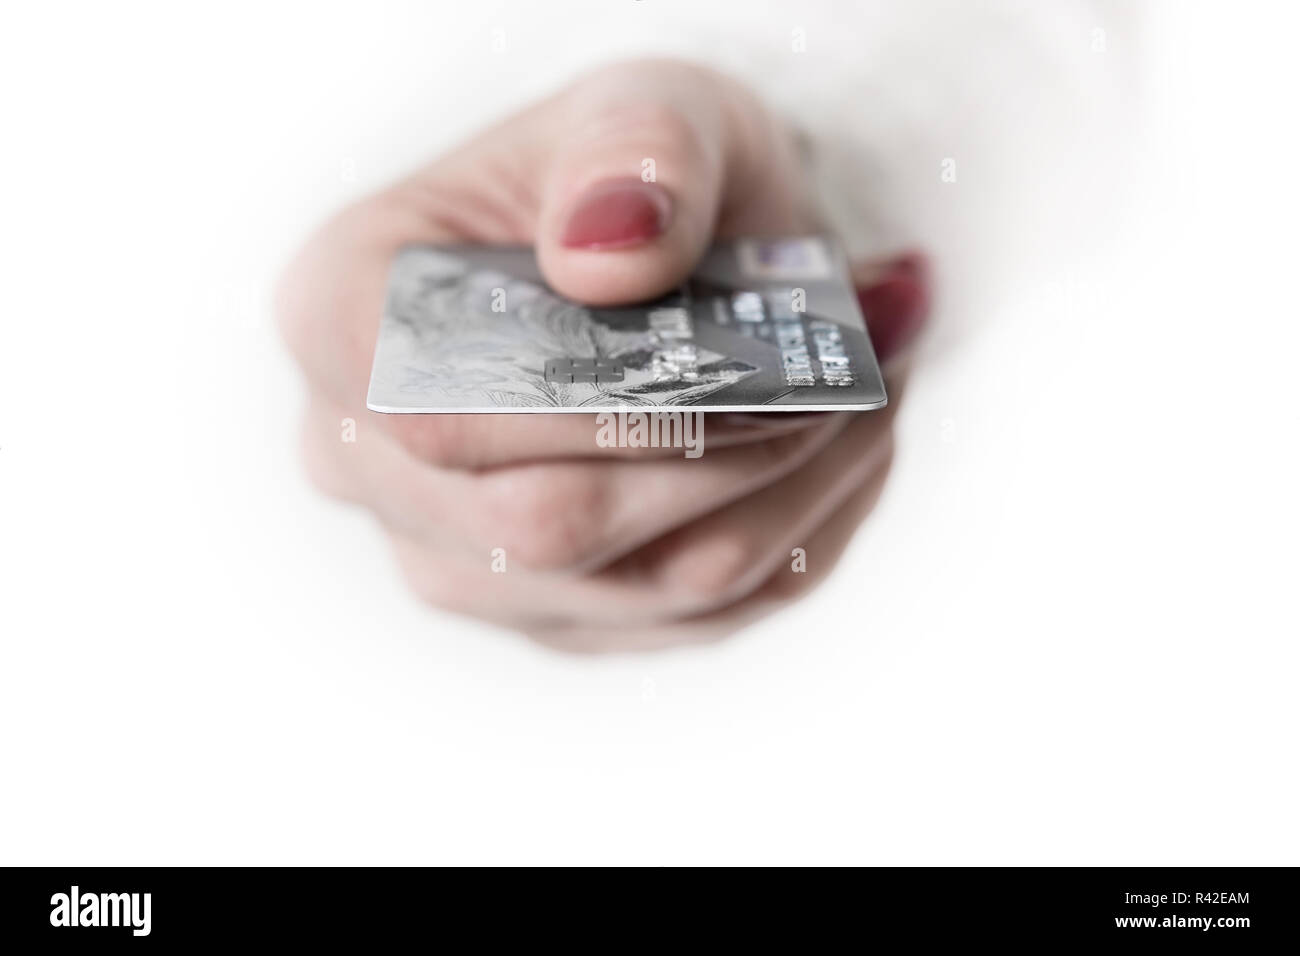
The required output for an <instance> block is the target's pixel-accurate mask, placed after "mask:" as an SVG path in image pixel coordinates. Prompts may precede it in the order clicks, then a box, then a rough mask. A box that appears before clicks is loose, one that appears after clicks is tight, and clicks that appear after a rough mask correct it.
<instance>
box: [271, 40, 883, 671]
mask: <svg viewBox="0 0 1300 956" xmlns="http://www.w3.org/2000/svg"><path fill="white" fill-rule="evenodd" d="M646 157H653V158H654V160H655V167H656V168H655V174H656V179H657V183H658V186H659V187H660V188H662V189H663V190H664V191H665V192H666V194H667V195H668V196H670V197H671V212H670V214H669V215H668V216H667V218H666V221H665V222H664V224H663V228H662V231H661V232H659V234H658V235H656V236H654V237H652V238H650V239H648V240H646V241H639V242H636V243H633V244H629V245H623V246H619V247H618V248H599V249H591V248H573V247H570V246H566V245H565V244H564V243H563V242H562V241H561V240H562V237H563V236H565V234H566V232H565V230H566V223H567V222H569V219H570V215H571V213H572V211H573V209H574V207H575V205H577V204H579V203H581V202H582V199H583V197H584V194H585V193H586V192H587V191H588V190H589V189H591V187H593V186H598V185H600V184H602V183H606V182H609V181H611V180H620V179H627V178H629V177H639V176H640V175H641V172H642V169H643V166H642V162H643V159H644V158H646ZM803 178H804V177H803V173H802V172H801V170H800V164H799V157H798V151H797V149H796V147H795V143H794V140H793V138H792V137H791V135H790V134H789V132H788V131H787V130H786V129H784V128H783V127H782V126H781V124H779V123H778V122H777V121H776V120H775V119H773V118H772V117H771V115H770V114H769V113H767V112H766V111H765V110H764V109H763V108H762V106H761V105H760V104H759V102H758V101H757V99H755V98H754V97H753V96H752V95H751V94H749V93H748V92H747V91H745V90H744V89H743V88H741V87H739V86H738V85H736V84H735V83H734V82H733V81H731V80H729V79H726V78H724V77H722V76H720V75H717V74H715V73H712V72H709V71H706V70H703V69H700V68H698V67H694V66H689V65H685V64H681V63H675V62H668V61H637V62H631V63H625V64H618V65H616V66H612V67H607V68H604V69H602V70H601V71H599V72H597V73H595V74H591V75H588V76H586V77H584V78H582V79H580V80H578V81H577V82H575V83H574V84H573V85H572V86H570V87H569V88H567V89H565V90H563V91H562V92H560V93H559V94H557V95H555V96H553V97H551V98H550V99H547V100H545V101H542V102H540V103H537V104H536V105H534V106H532V107H530V108H528V109H526V110H524V111H523V112H522V113H520V114H517V115H516V116H513V117H511V118H510V119H508V120H506V121H504V122H502V123H500V124H498V125H496V126H495V127H493V128H490V129H488V130H486V131H484V132H483V133H481V134H480V135H478V136H477V137H475V138H474V139H472V140H471V141H469V142H467V143H465V144H464V145H463V146H461V147H459V148H458V149H456V150H454V151H453V152H451V153H449V154H448V155H446V156H443V157H442V158H440V159H438V160H437V161H435V162H433V163H432V164H431V165H429V166H428V167H426V168H424V169H421V170H419V171H418V172H416V173H415V174H413V175H412V176H410V177H408V178H407V179H405V180H403V181H401V182H399V183H396V184H395V185H393V186H391V187H389V188H387V189H385V190H383V191H382V192H380V193H379V194H377V195H374V196H372V197H370V198H368V199H365V200H363V201H361V202H359V203H357V204H356V205H354V206H352V207H350V208H348V209H346V210H344V211H343V212H342V213H340V214H339V215H338V216H336V217H335V218H334V219H333V220H331V221H330V222H328V223H327V224H326V225H325V226H324V227H323V228H322V229H321V230H320V231H319V232H318V233H317V234H316V235H315V236H314V237H313V238H312V239H311V240H310V241H309V242H308V244H307V246H306V247H305V248H304V249H303V251H302V252H301V253H300V254H299V256H298V257H297V258H296V260H295V261H294V263H293V264H292V266H291V267H290V269H289V270H288V273H287V274H286V276H285V279H284V281H283V284H282V287H281V290H280V295H279V303H278V306H279V308H278V311H279V316H280V324H281V328H282V331H283V334H284V336H285V339H286V340H287V342H288V344H289V346H290V349H291V351H292V352H293V354H294V356H295V357H296V359H297V360H298V362H299V364H300V365H301V367H302V369H303V371H304V373H305V375H306V379H307V383H308V388H309V392H310V400H309V403H308V410H307V415H306V420H305V428H304V450H305V459H306V464H307V471H308V474H309V476H310V477H311V479H312V481H313V482H314V484H316V485H317V486H318V487H319V488H320V489H321V490H322V491H324V492H325V493H327V494H329V495H332V496H335V497H338V498H341V499H343V500H346V501H349V502H353V503H355V504H357V505H360V506H362V507H364V508H366V509H368V510H369V511H370V512H371V513H372V514H373V515H374V516H375V517H376V518H377V519H378V521H379V523H380V524H381V525H382V527H383V528H384V530H385V531H386V533H387V534H388V536H389V537H390V539H391V541H392V544H393V548H394V552H395V554H396V556H397V560H398V563H399V564H400V566H401V569H402V571H403V572H404V574H405V577H406V579H407V580H408V581H409V583H410V585H411V587H412V589H413V590H414V591H415V593H416V594H417V595H419V596H420V597H421V598H422V599H424V600H426V601H428V602H430V603H431V604H434V605H436V606H438V607H441V608H445V609H448V610H451V611H454V612H457V613H461V614H466V615H471V616H473V617H477V618H481V619H484V620H487V621H491V622H493V623H496V624H500V625H503V626H506V627H509V628H512V629H516V630H520V631H523V632H525V633H528V634H530V635H532V636H534V637H537V638H539V639H542V640H544V641H547V642H548V643H551V644H555V645H557V646H563V647H567V648H572V649H586V650H597V649H602V650H603V649H622V648H641V647H650V646H657V645H661V644H665V643H673V642H679V641H682V640H692V639H699V638H704V637H715V636H719V635H723V634H726V633H729V632H731V631H733V630H735V629H736V628H738V627H740V626H741V625H743V624H745V623H747V622H749V621H751V620H753V619H754V618H755V617H757V616H760V615H762V614H764V613H766V612H767V611H769V610H771V609H772V608H774V607H777V606H780V605H782V604H784V603H787V602H789V601H791V600H793V599H795V598H798V597H800V596H801V595H803V594H804V593H806V592H807V591H808V590H810V589H811V588H812V587H813V586H814V585H815V584H816V583H817V581H819V580H820V579H821V578H822V577H823V576H824V575H825V573H826V572H827V571H828V570H829V569H830V567H831V566H832V565H833V564H834V562H835V560H836V558H837V557H838V555H839V553H840V552H841V551H842V550H843V548H844V546H845V545H846V544H847V542H848V540H849V538H850V537H851V535H852V533H853V531H854V529H855V528H856V527H857V525H858V524H859V523H860V522H861V521H862V519H863V518H864V517H865V516H866V514H867V513H868V512H869V510H870V509H871V507H872V505H873V504H874V502H875V500H876V497H877V496H878V494H879V491H880V488H881V485H882V484H883V481H884V477H885V474H886V472H887V470H888V468H889V463H890V459H891V457H892V449H893V437H892V421H893V416H894V411H895V409H896V408H897V406H898V398H899V394H900V391H901V384H902V383H901V377H902V376H901V372H902V362H901V359H902V356H903V355H904V354H905V353H904V350H902V349H900V350H898V352H897V353H896V354H895V355H894V356H893V357H892V358H891V360H890V361H889V362H888V363H887V365H886V371H887V378H888V382H889V386H890V405H889V407H888V408H887V409H884V410H880V411H873V412H865V413H823V414H815V415H810V416H784V415H764V416H761V417H755V420H753V421H745V420H743V419H733V418H731V417H728V416H718V415H712V416H709V417H708V418H707V420H706V423H705V426H704V437H705V449H706V451H705V454H704V455H703V456H702V457H700V458H697V459H687V458H685V457H683V455H682V452H681V449H638V448H607V447H600V446H599V445H598V444H597V442H596V433H597V427H596V424H595V419H594V416H590V415H473V416H469V415H396V416H385V415H380V414H377V413H373V412H369V411H367V410H366V408H365V393H366V385H367V381H368V378H369V371H370V362H371V357H372V350H373V345H374V339H375V333H376V329H377V327H378V322H379V317H380V312H381V307H382V302H383V294H384V283H385V277H386V272H387V266H388V263H389V261H390V259H391V257H392V255H393V253H394V251H395V250H396V249H397V248H399V247H400V246H402V245H404V244H406V243H411V242H457V241H474V242H484V243H512V244H532V245H535V246H536V249H537V256H538V260H539V263H540V266H541V269H542V271H543V274H544V275H545V276H546V278H547V281H548V282H549V283H550V284H551V286H552V287H553V288H555V289H556V290H557V291H559V292H561V293H562V294H564V295H567V296H569V297H571V298H573V299H576V300H579V301H582V302H587V303H590V304H612V303H617V302H631V301H637V300H642V299H645V298H648V297H652V296H655V295H658V294H660V293H663V292H665V291H667V290H669V289H671V288H673V287H674V286H676V285H677V284H678V283H679V282H680V281H681V280H682V278H683V277H684V276H686V275H687V274H688V273H689V272H690V270H691V269H692V267H693V266H694V264H695V263H696V262H697V261H698V259H699V258H700V256H701V255H702V253H703V252H704V250H705V249H706V248H707V247H708V246H709V244H710V243H712V242H713V241H714V240H715V239H717V238H721V237H728V236H735V235H807V234H812V233H816V232H818V231H819V229H818V223H817V221H816V218H815V216H814V214H813V212H812V211H811V209H810V207H809V205H808V203H807V202H806V201H805V198H804V195H803V190H802V188H801V184H802V182H803ZM864 188H866V187H865V186H864ZM873 268H874V269H878V268H879V267H878V266H872V265H870V264H863V265H862V266H861V268H860V269H859V270H858V273H859V278H861V279H862V280H864V281H870V278H871V275H870V273H871V272H872V270H873ZM878 345H879V343H878ZM347 418H351V419H354V420H355V421H356V423H357V424H356V441H355V442H344V441H341V440H340V423H341V422H342V421H343V420H344V419H347ZM795 548H802V549H803V551H804V552H805V554H806V567H807V571H806V572H802V573H800V572H795V571H794V570H792V561H793V558H792V551H793V549H795ZM495 549H504V555H505V562H506V571H505V573H499V572H497V571H494V570H493V567H492V565H493V558H492V555H493V553H494V550H495ZM497 553H498V554H499V553H500V552H497Z"/></svg>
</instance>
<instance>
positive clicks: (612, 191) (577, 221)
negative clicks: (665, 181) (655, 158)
mask: <svg viewBox="0 0 1300 956" xmlns="http://www.w3.org/2000/svg"><path fill="white" fill-rule="evenodd" d="M671 210H672V201H671V200H670V199H669V198H668V193H667V192H665V191H664V190H663V188H662V187H660V186H658V185H656V184H655V183H643V182H641V181H640V180H639V179H627V180H622V179H620V180H613V181H611V182H606V183H600V184H598V185H595V186H592V187H591V188H590V189H588V190H587V191H586V192H585V193H583V195H582V198H581V199H580V200H579V201H578V205H577V206H576V207H575V208H574V210H573V212H571V213H570V214H569V221H568V223H567V225H565V227H564V235H563V236H562V237H561V238H560V242H561V244H563V245H565V246H568V247H569V248H571V249H619V248H623V247H625V246H634V245H636V244H637V243H641V242H646V241H647V240H650V239H653V238H654V237H655V236H657V235H659V234H660V233H661V232H663V231H664V228H665V227H666V226H667V225H668V216H669V213H670V212H671Z"/></svg>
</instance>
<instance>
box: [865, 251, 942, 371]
mask: <svg viewBox="0 0 1300 956" xmlns="http://www.w3.org/2000/svg"><path fill="white" fill-rule="evenodd" d="M858 304H859V305H861V306H862V314H863V316H864V317H865V318H866V320H867V330H868V331H869V332H870V333H871V343H872V345H874V346H875V349H876V357H877V358H878V359H880V361H881V362H885V361H888V360H889V359H890V358H891V357H893V356H894V355H897V354H898V353H899V352H901V351H902V350H903V349H904V348H906V347H907V346H908V345H909V344H911V343H912V342H913V341H914V340H915V339H916V336H917V334H918V333H919V332H920V331H921V329H922V328H923V327H924V325H925V320H926V317H927V316H928V315H929V312H930V291H929V283H928V281H927V267H926V264H925V260H924V259H923V258H922V257H921V256H920V255H917V254H915V253H913V254H910V255H906V256H900V257H899V258H898V259H896V260H894V261H893V262H891V263H890V265H889V267H888V268H887V269H886V270H885V272H884V274H883V275H882V276H881V277H880V278H879V279H878V280H877V281H875V282H873V283H872V284H871V285H869V286H865V287H860V288H859V289H858Z"/></svg>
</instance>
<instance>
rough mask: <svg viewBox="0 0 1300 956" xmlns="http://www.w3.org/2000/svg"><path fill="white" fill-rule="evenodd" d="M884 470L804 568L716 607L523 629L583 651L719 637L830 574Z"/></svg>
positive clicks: (822, 532)
mask: <svg viewBox="0 0 1300 956" xmlns="http://www.w3.org/2000/svg"><path fill="white" fill-rule="evenodd" d="M887 475H888V469H887V468H881V469H878V470H877V471H876V472H875V473H874V474H873V475H872V476H871V477H870V478H869V479H868V480H867V482H866V483H865V484H864V485H862V487H860V488H858V490H856V491H855V492H853V494H852V495H850V496H849V498H848V500H847V501H845V502H844V503H843V504H841V505H840V506H839V508H837V509H836V510H835V512H834V513H833V514H832V515H831V516H830V517H829V518H828V519H827V520H826V521H825V522H823V524H822V526H821V527H820V528H818V529H817V531H816V532H815V533H814V534H813V535H812V537H810V538H809V539H808V546H807V548H806V551H807V553H808V555H809V557H810V561H809V564H808V567H807V570H806V571H803V572H796V571H794V570H793V569H792V568H788V567H782V568H778V569H777V570H776V571H774V572H772V575H771V576H770V577H769V578H768V579H767V581H765V582H764V583H763V585H762V586H761V587H760V588H758V590H756V591H755V592H754V593H753V594H750V595H748V596H746V597H745V598H743V599H742V600H739V601H736V602H733V603H732V604H730V605H728V606H726V607H724V608H722V609H720V610H716V611H711V612H709V613H706V614H701V615H698V616H696V617H689V618H684V619H682V620H679V621H669V622H663V623H658V624H648V625H637V624H632V625H631V626H628V627H619V628H611V627H608V626H600V627H591V626H589V625H586V624H576V625H571V626H567V627H550V628H545V627H532V628H528V629H527V631H526V633H527V634H528V636H529V637H530V638H532V639H534V640H536V641H538V642H540V643H542V644H545V645H546V646H548V647H551V648H554V649H556V650H562V651H568V652H573V653H581V654H604V653H615V652H617V653H626V652H630V651H650V650H660V649H662V648H666V647H677V646H681V645H684V644H708V643H713V642H715V641H720V640H722V639H724V638H726V637H728V636H730V635H732V634H734V633H736V632H737V631H739V630H741V629H742V628H744V627H747V626H749V625H750V624H752V623H754V622H755V621H757V620H759V619H760V618H762V617H764V616H766V615H768V614H771V613H773V612H774V611H776V610H778V609H780V608H781V607H784V606H785V605H787V604H790V603H792V602H794V601H796V600H799V599H801V598H803V597H805V596H807V595H808V594H809V593H810V592H811V591H813V590H814V589H815V588H816V587H817V586H818V585H819V584H821V583H822V582H823V581H824V580H825V579H826V578H827V577H829V576H830V571H831V569H832V568H833V567H834V566H835V564H836V562H838V561H839V559H840V556H841V555H842V554H843V553H844V550H845V549H846V548H847V547H848V544H849V542H850V541H851V540H852V539H853V535H854V533H855V532H856V531H857V528H858V525H859V524H861V523H862V520H863V519H864V518H865V517H866V516H867V514H868V513H869V512H870V511H871V509H872V508H874V507H875V504H876V502H877V501H878V500H879V498H880V492H881V491H882V490H883V488H884V486H885V478H886V477H887Z"/></svg>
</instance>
